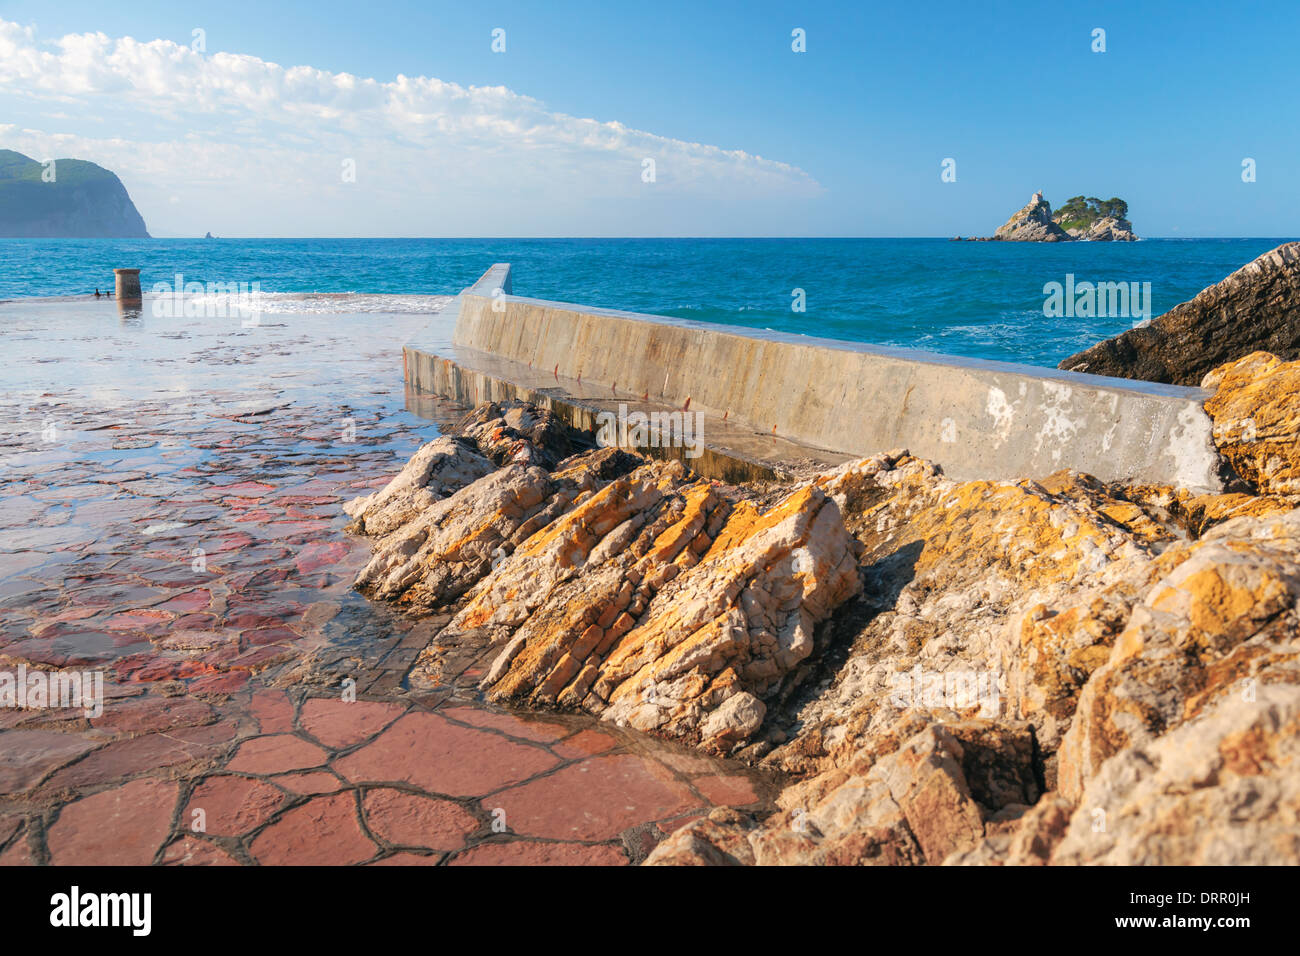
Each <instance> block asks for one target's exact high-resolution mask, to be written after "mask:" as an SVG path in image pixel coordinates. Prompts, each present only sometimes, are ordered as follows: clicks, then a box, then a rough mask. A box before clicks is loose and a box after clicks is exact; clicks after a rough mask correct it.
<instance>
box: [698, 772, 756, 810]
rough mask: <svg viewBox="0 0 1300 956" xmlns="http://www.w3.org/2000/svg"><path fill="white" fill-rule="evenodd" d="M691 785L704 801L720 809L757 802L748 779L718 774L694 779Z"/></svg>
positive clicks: (752, 785) (752, 786)
mask: <svg viewBox="0 0 1300 956" xmlns="http://www.w3.org/2000/svg"><path fill="white" fill-rule="evenodd" d="M691 783H693V784H695V789H696V790H698V791H699V792H700V794H701V796H703V797H704V799H706V800H708V801H709V802H710V803H713V804H716V805H717V806H720V807H743V806H748V805H749V804H751V803H757V802H758V794H757V793H756V792H755V791H754V784H753V783H751V782H750V780H749V778H748V777H740V776H730V775H726V774H719V775H717V776H714V777H696V778H695V779H694V780H692V781H691Z"/></svg>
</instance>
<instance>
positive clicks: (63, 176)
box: [0, 149, 149, 239]
mask: <svg viewBox="0 0 1300 956" xmlns="http://www.w3.org/2000/svg"><path fill="white" fill-rule="evenodd" d="M0 237H3V238H16V239H44V238H71V239H148V238H149V233H148V231H147V230H146V229H145V225H144V219H142V218H141V217H140V213H139V211H138V210H137V209H136V208H135V204H134V203H133V202H131V197H130V196H129V195H127V191H126V187H125V186H123V185H122V181H121V180H120V179H118V178H117V176H116V175H114V174H113V173H111V172H109V171H108V170H107V169H104V168H103V167H102V166H97V165H95V164H94V163H89V162H86V161H85V160H80V159H60V160H55V161H54V162H53V163H52V164H51V165H50V166H48V167H47V166H45V165H43V164H41V163H38V162H37V161H36V160H34V159H31V158H30V157H28V156H24V155H22V154H21V153H16V152H14V151H13V150H8V149H4V150H0Z"/></svg>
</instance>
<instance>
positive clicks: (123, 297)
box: [113, 269, 142, 305]
mask: <svg viewBox="0 0 1300 956" xmlns="http://www.w3.org/2000/svg"><path fill="white" fill-rule="evenodd" d="M113 277H114V278H115V279H116V282H117V288H116V297H117V301H118V302H120V303H122V304H123V305H139V304H140V303H141V301H142V296H141V294H140V270H139V269H114V270H113Z"/></svg>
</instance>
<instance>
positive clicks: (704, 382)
mask: <svg viewBox="0 0 1300 956" xmlns="http://www.w3.org/2000/svg"><path fill="white" fill-rule="evenodd" d="M510 279H511V277H510V266H509V265H508V264H505V263H498V264H496V265H494V266H492V267H491V268H490V269H489V270H488V271H487V272H486V273H484V275H483V276H482V278H480V279H479V280H478V282H476V283H475V284H474V285H473V286H471V287H469V288H468V289H466V290H464V291H463V292H462V293H461V294H460V296H458V298H457V301H456V303H455V305H454V307H453V316H454V321H455V331H454V333H453V334H452V335H451V337H450V339H447V338H445V337H444V338H443V339H442V340H438V341H433V340H427V339H426V340H417V341H415V342H412V343H410V344H409V345H408V346H407V347H406V349H405V365H406V378H407V381H408V383H410V384H411V385H413V386H416V387H418V388H422V389H424V390H426V391H431V392H434V393H436V394H440V395H443V396H444V397H447V398H452V399H455V400H458V401H462V402H465V403H466V404H472V403H474V402H478V401H485V400H489V399H500V398H508V397H520V398H527V399H529V400H532V401H538V402H540V403H542V404H545V405H549V406H551V407H553V408H556V409H558V410H560V411H562V412H563V413H564V415H565V417H567V418H570V419H571V420H574V421H575V423H579V424H588V425H589V424H590V422H591V421H593V420H594V418H595V416H596V415H598V414H599V413H600V412H601V411H613V410H614V409H616V408H617V407H618V406H619V405H628V406H629V407H630V406H636V407H641V408H644V409H647V410H653V409H663V410H689V411H691V412H699V413H702V416H703V423H704V441H705V444H706V446H707V447H708V448H710V449H713V450H714V451H716V452H718V453H719V454H721V455H722V456H723V457H724V458H734V459H737V460H741V461H750V462H758V463H760V464H764V465H779V463H780V462H782V461H790V460H797V459H808V460H810V461H816V462H834V461H842V460H844V459H845V458H848V457H860V456H866V455H871V454H875V453H878V452H883V451H888V450H890V449H895V448H907V449H908V450H910V451H911V452H912V454H914V455H918V456H920V457H923V458H928V459H931V460H932V461H934V462H936V463H937V464H939V465H940V466H942V467H943V469H944V471H945V473H946V474H948V475H950V476H952V477H954V478H960V479H971V478H990V479H1009V478H1038V477H1042V476H1045V475H1047V474H1050V473H1051V472H1053V471H1057V470H1059V469H1062V468H1071V469H1075V470H1077V471H1082V472H1087V473H1089V474H1092V475H1095V476H1096V477H1098V478H1101V479H1103V480H1106V481H1112V480H1113V481H1130V482H1143V483H1154V484H1170V485H1176V486H1179V487H1184V488H1188V489H1191V490H1195V491H1218V490H1221V488H1222V482H1221V480H1220V477H1219V470H1220V461H1219V457H1218V454H1217V452H1216V450H1215V447H1214V444H1213V441H1212V440H1211V429H1212V426H1211V422H1210V419H1209V416H1208V415H1206V413H1205V411H1204V409H1203V407H1202V406H1203V402H1204V401H1205V399H1206V398H1208V397H1209V396H1208V393H1206V392H1203V391H1202V390H1200V389H1195V388H1181V387H1176V386H1168V385H1156V384H1149V383H1144V382H1136V381H1131V380H1127V379H1111V378H1102V377H1100V376H1095V375H1082V374H1078V373H1072V372H1062V371H1058V370H1056V369H1048V368H1037V367H1033V366H1026V365H1016V364H1012V363H1007V362H990V361H982V360H977V359H963V358H958V357H954V356H947V355H939V354H935V353H930V352H922V351H917V350H911V349H895V348H884V347H878V346H869V345H862V344H858V343H853V342H840V341H834V340H829V339H818V338H812V337H807V336H800V335H787V334H781V333H771V332H760V331H756V330H753V329H746V328H737V327H733V326H725V325H714V324H710V323H703V322H690V321H685V320H680V319H671V318H666V317H661V316H651V315H642V314H638V313H632V312H620V311H616V310H611V309H601V308H594V307H590V306H583V305H573V304H567V303H561V302H552V301H546V300H540V299H530V298H525V297H521V296H515V295H512V294H511V292H510V289H511V281H510ZM453 316H449V317H444V318H443V320H442V322H441V323H440V325H441V326H442V327H444V328H445V327H446V325H447V320H448V318H451V317H453ZM692 464H693V465H694V464H695V463H694V462H692ZM708 470H709V471H716V469H713V468H710V469H708ZM778 470H779V469H778Z"/></svg>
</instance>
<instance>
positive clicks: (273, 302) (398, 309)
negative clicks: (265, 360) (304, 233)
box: [185, 292, 455, 315]
mask: <svg viewBox="0 0 1300 956" xmlns="http://www.w3.org/2000/svg"><path fill="white" fill-rule="evenodd" d="M185 298H186V301H187V302H188V303H192V304H193V306H194V307H196V308H199V309H204V308H206V307H209V306H211V307H213V308H214V309H219V308H220V307H221V306H223V305H224V306H227V307H230V306H234V307H237V308H239V309H240V310H242V311H252V312H260V313H261V314H263V315H303V314H313V313H314V314H322V315H327V314H331V313H335V314H337V313H344V312H387V313H400V314H413V313H422V312H428V313H435V312H441V311H442V310H443V309H445V308H446V307H447V304H448V303H449V302H451V301H452V299H454V298H455V296H450V295H385V294H378V293H368V292H252V293H249V294H248V295H246V296H244V295H231V294H229V293H225V292H222V293H204V294H203V295H193V296H186V297H185Z"/></svg>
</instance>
